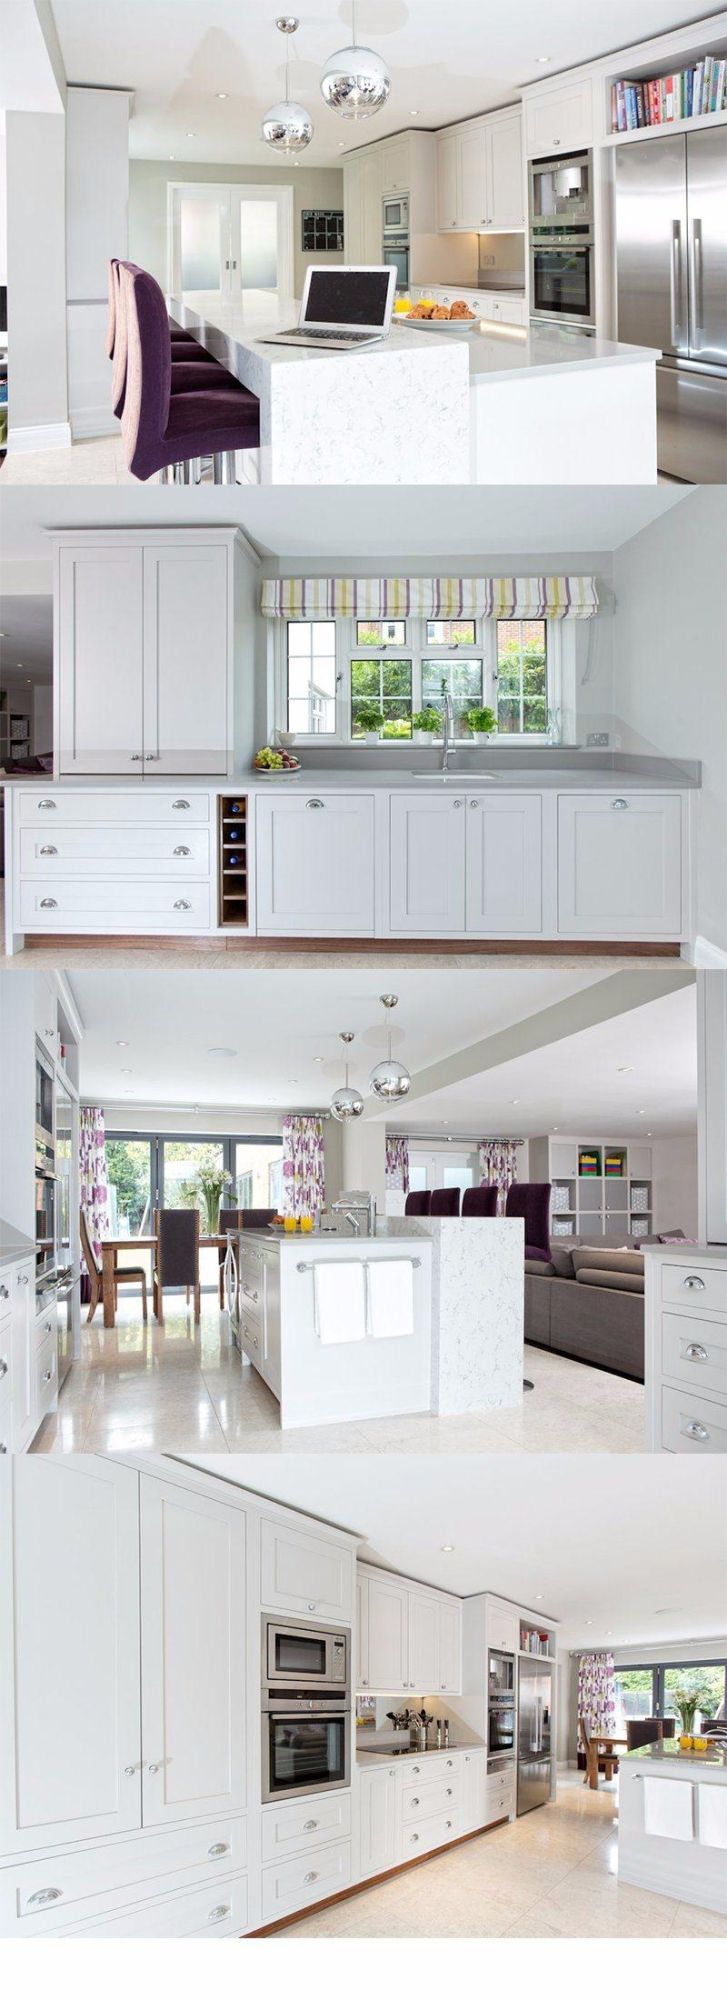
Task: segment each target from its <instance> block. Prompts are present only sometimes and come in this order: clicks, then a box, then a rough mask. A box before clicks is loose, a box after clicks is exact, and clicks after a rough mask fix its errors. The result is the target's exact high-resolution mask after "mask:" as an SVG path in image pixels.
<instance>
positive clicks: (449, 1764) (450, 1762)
mask: <svg viewBox="0 0 727 2000" xmlns="http://www.w3.org/2000/svg"><path fill="white" fill-rule="evenodd" d="M451 1769H452V1759H451V1757H448V1758H447V1770H448V1771H451Z"/></svg>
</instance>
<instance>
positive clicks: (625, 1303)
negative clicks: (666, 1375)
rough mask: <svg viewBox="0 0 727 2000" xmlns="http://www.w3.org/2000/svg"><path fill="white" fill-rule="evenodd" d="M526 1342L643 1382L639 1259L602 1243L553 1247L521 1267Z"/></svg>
mask: <svg viewBox="0 0 727 2000" xmlns="http://www.w3.org/2000/svg"><path fill="white" fill-rule="evenodd" d="M525 1339H526V1340H527V1341H530V1342H531V1344H532V1346H533V1347H546V1348H551V1349H552V1351H553V1352H554V1353H555V1354H565V1355H567V1356H568V1357H569V1358H570V1359H571V1360H573V1361H585V1362H587V1363H588V1364H589V1365H590V1367H592V1368H608V1369H609V1370H610V1371H611V1372H612V1373H613V1374H615V1375H626V1376H628V1377H629V1378H630V1379H631V1380H632V1381H634V1382H643V1379H644V1258H643V1253H642V1251H641V1249H624V1250H611V1249H609V1248H608V1247H607V1245H606V1244H605V1243H604V1242H603V1240H602V1239H601V1241H600V1242H591V1243H590V1244H586V1243H584V1242H582V1241H580V1240H577V1239H575V1238H574V1239H572V1240H569V1242H568V1243H567V1244H566V1243H564V1242H563V1241H562V1240H561V1242H553V1243H551V1246H550V1262H549V1263H548V1264H539V1265H536V1264H533V1263H530V1262H529V1261H528V1262H527V1263H526V1266H525Z"/></svg>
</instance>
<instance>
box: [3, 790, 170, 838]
mask: <svg viewBox="0 0 727 2000" xmlns="http://www.w3.org/2000/svg"><path fill="white" fill-rule="evenodd" d="M18 804H19V818H20V824H21V826H43V827H48V828H50V827H53V826H59V825H63V826H73V825H76V826H92V827H98V826H101V825H106V826H119V825H120V824H121V823H122V822H123V821H127V822H129V823H130V824H131V823H133V822H134V820H135V819H136V817H137V815H138V814H141V815H142V817H143V818H144V819H145V820H146V821H148V822H150V823H152V824H154V825H156V826H163V825H164V824H165V823H167V824H168V825H169V826H182V825H184V826H192V825H194V824H197V825H199V826H205V825H206V824H207V823H208V821H209V817H210V795H209V792H185V791H183V790H182V789H180V790H179V791H174V790H171V789H170V790H169V791H168V792H157V791H152V789H151V787H149V786H147V785H144V786H142V785H141V784H137V785H136V786H135V787H134V789H133V790H129V791H110V790H109V789H108V788H107V789H106V790H103V789H101V788H99V789H98V790H93V791H86V790H85V789H84V790H83V791H82V792H79V791H74V790H73V788H72V787H68V788H64V789H63V790H59V789H58V788H56V789H55V790H53V789H52V788H49V789H48V791H42V792H41V791H38V792H21V794H20V799H19V801H18ZM48 838H49V839H51V840H52V838H53V835H52V834H51V833H49V834H48Z"/></svg>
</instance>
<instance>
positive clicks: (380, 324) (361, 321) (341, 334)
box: [259, 264, 396, 353]
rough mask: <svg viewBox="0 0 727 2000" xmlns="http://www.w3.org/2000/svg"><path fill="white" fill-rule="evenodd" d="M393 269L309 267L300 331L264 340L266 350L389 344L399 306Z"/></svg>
mask: <svg viewBox="0 0 727 2000" xmlns="http://www.w3.org/2000/svg"><path fill="white" fill-rule="evenodd" d="M395 290H396V271H395V269H394V267H393V265H389V264H327V265H326V264H309V266H308V270H307V272H306V279H305V286H304V288H303V297H302V299H301V302H300V318H299V321H298V325H297V326H289V327H284V328H282V329H281V331H280V333H268V334H263V335H261V336H259V337H260V338H261V339H262V340H264V341H265V344H266V346H268V345H269V346H273V345H276V344H277V345H278V346H281V347H318V348H321V349H322V350H323V351H324V352H326V353H331V352H334V353H338V352H344V353H350V352H351V350H352V349H355V348H357V347H370V346H371V345H372V343H373V342H374V341H375V340H384V339H385V337H386V334H387V333H388V331H389V322H390V320H391V314H392V310H393V305H394V292H395Z"/></svg>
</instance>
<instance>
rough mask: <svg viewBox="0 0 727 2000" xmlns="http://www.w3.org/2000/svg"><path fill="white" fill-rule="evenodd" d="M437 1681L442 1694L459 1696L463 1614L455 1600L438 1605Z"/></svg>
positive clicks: (440, 1601) (442, 1600)
mask: <svg viewBox="0 0 727 2000" xmlns="http://www.w3.org/2000/svg"><path fill="white" fill-rule="evenodd" d="M437 1647H438V1657H437V1679H436V1681H435V1683H434V1689H435V1690H436V1689H438V1690H439V1692H440V1694H457V1693H458V1691H459V1688H460V1687H461V1684H462V1612H461V1606H460V1605H459V1604H457V1603H455V1601H454V1600H451V1601H448V1600H447V1599H446V1598H440V1599H439V1602H438V1605H437Z"/></svg>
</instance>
